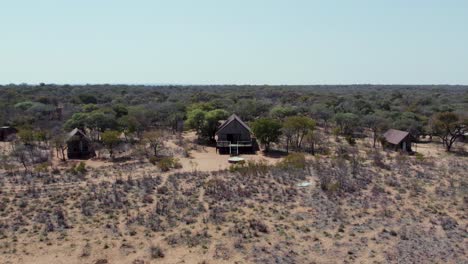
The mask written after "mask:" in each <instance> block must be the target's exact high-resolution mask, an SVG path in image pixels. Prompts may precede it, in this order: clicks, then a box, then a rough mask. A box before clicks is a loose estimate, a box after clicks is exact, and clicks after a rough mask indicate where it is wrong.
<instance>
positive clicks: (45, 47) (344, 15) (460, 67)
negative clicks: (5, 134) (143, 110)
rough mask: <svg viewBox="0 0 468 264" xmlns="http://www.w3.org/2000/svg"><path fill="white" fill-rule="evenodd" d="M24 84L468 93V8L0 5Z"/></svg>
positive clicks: (0, 74) (106, 2)
mask: <svg viewBox="0 0 468 264" xmlns="http://www.w3.org/2000/svg"><path fill="white" fill-rule="evenodd" d="M21 82H26V83H31V84H35V83H39V82H45V83H143V84H155V83H176V84H354V83H375V84H382V83H385V84H397V83H398V84H468V1H466V0H459V1H457V0H439V1H435V0H352V1H351V0H342V1H339V0H322V1H313V0H297V1H294V0H289V1H286V0H282V1H279V0H231V1H227V0H166V1H162V0H161V1H160V0H132V1H130V0H126V1H120V0H79V1H78V0H74V1H71V0H40V1H39V0H14V1H13V0H11V1H2V3H1V5H0V83H3V84H6V83H21Z"/></svg>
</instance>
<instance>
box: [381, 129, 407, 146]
mask: <svg viewBox="0 0 468 264" xmlns="http://www.w3.org/2000/svg"><path fill="white" fill-rule="evenodd" d="M383 136H384V138H385V140H386V141H387V142H389V143H391V144H394V145H398V144H400V143H401V142H402V141H403V140H404V139H405V138H406V137H407V136H409V133H408V132H406V131H401V130H396V129H389V130H387V132H385V133H384V134H383Z"/></svg>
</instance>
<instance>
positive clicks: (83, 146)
mask: <svg viewBox="0 0 468 264" xmlns="http://www.w3.org/2000/svg"><path fill="white" fill-rule="evenodd" d="M66 142H67V156H68V158H69V159H89V158H92V157H94V156H95V152H94V148H93V145H92V141H91V139H90V138H89V137H88V136H87V135H86V134H85V133H84V132H83V131H81V130H79V129H78V128H75V129H73V130H72V131H71V132H70V133H69V134H68V136H67V139H66Z"/></svg>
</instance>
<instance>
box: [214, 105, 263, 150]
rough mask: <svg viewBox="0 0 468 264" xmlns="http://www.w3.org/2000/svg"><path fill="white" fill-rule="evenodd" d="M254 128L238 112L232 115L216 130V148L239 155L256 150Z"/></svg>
mask: <svg viewBox="0 0 468 264" xmlns="http://www.w3.org/2000/svg"><path fill="white" fill-rule="evenodd" d="M254 143H255V142H254V138H253V136H252V130H251V129H250V127H249V126H248V125H247V124H246V123H244V121H242V120H241V119H240V117H238V116H237V115H236V114H233V115H231V116H230V117H229V118H228V119H227V120H226V121H224V122H223V123H222V124H221V125H220V126H219V128H218V131H216V148H217V150H219V152H220V153H229V154H231V155H238V154H239V153H240V152H243V151H245V152H252V151H254Z"/></svg>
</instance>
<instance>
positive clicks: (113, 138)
mask: <svg viewBox="0 0 468 264" xmlns="http://www.w3.org/2000/svg"><path fill="white" fill-rule="evenodd" d="M119 136H120V132H119V131H114V130H108V131H105V132H104V133H102V143H103V144H104V146H105V147H106V148H107V149H108V150H109V155H110V157H111V159H114V149H115V147H116V146H117V145H118V144H119V142H120V138H119Z"/></svg>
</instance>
